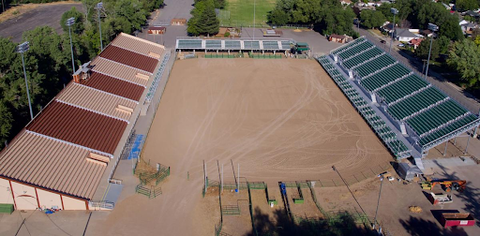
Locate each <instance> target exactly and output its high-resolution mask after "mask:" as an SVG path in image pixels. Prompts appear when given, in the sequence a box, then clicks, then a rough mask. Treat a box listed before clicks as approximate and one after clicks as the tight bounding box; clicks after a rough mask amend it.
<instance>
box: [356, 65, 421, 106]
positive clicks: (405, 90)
mask: <svg viewBox="0 0 480 236" xmlns="http://www.w3.org/2000/svg"><path fill="white" fill-rule="evenodd" d="M397 65H399V64H397ZM395 66H396V65H395ZM366 80H367V79H365V80H363V81H366ZM363 81H362V82H363ZM362 85H363V86H364V87H365V88H366V89H367V90H368V88H367V85H366V84H362ZM427 86H430V84H429V83H427V82H426V81H425V80H422V79H420V77H418V75H416V74H412V75H409V76H407V77H405V78H403V79H401V80H399V81H396V82H395V83H392V84H390V85H389V86H386V87H384V88H382V89H380V90H378V91H377V94H378V95H379V96H380V97H382V98H383V99H384V100H385V102H386V103H387V104H388V105H390V104H391V103H394V102H396V101H398V100H399V99H402V98H404V97H405V96H407V95H410V94H413V93H414V92H416V91H419V90H421V89H422V88H425V87H427ZM369 91H371V90H369Z"/></svg>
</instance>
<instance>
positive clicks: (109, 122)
mask: <svg viewBox="0 0 480 236" xmlns="http://www.w3.org/2000/svg"><path fill="white" fill-rule="evenodd" d="M86 99H88V98H86ZM126 127H127V122H125V121H121V120H118V119H115V118H111V117H108V116H104V115H101V114H98V113H94V112H92V111H88V110H84V109H81V108H77V107H74V106H70V105H67V104H64V103H61V102H58V101H53V102H52V103H50V105H48V106H47V107H46V108H45V109H44V110H43V111H42V113H40V115H38V116H37V117H36V118H35V119H34V120H33V121H32V122H31V123H30V124H29V125H28V126H27V127H26V129H27V130H30V131H33V132H36V133H40V134H43V135H47V136H50V137H53V138H57V139H61V140H65V141H67V142H71V143H75V144H78V145H82V146H84V147H88V148H91V149H95V150H98V151H102V152H106V153H110V154H113V153H114V152H115V148H116V147H117V145H118V142H119V141H120V138H121V137H122V134H123V132H124V130H125V128H126Z"/></svg>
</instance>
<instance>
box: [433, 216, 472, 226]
mask: <svg viewBox="0 0 480 236" xmlns="http://www.w3.org/2000/svg"><path fill="white" fill-rule="evenodd" d="M441 223H442V225H443V227H445V228H447V227H453V226H474V225H475V218H473V215H472V214H470V213H442V222H441Z"/></svg>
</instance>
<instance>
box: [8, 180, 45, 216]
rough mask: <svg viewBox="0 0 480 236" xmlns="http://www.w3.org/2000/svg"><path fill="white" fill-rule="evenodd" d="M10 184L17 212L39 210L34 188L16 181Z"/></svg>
mask: <svg viewBox="0 0 480 236" xmlns="http://www.w3.org/2000/svg"><path fill="white" fill-rule="evenodd" d="M10 182H11V184H12V190H13V194H14V196H15V205H16V210H35V209H37V208H38V202H37V194H36V193H35V188H34V187H30V186H27V185H24V184H20V183H17V182H14V181H10Z"/></svg>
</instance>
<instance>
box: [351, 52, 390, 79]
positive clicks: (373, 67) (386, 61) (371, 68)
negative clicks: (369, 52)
mask: <svg viewBox="0 0 480 236" xmlns="http://www.w3.org/2000/svg"><path fill="white" fill-rule="evenodd" d="M394 63H395V60H393V59H392V58H391V57H390V56H389V55H387V54H384V55H382V56H379V57H377V58H375V59H373V60H371V61H369V62H367V63H365V64H362V65H360V66H358V67H356V68H355V70H356V71H357V73H358V75H359V76H360V77H365V76H368V75H370V74H373V73H375V72H376V71H378V70H380V69H382V68H384V67H387V66H389V65H392V64H394Z"/></svg>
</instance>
